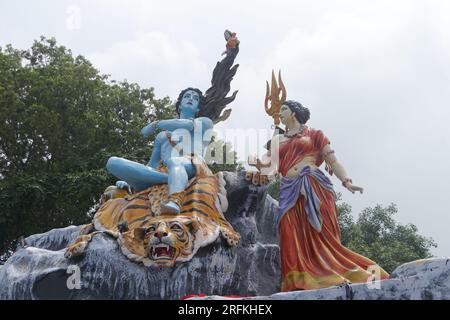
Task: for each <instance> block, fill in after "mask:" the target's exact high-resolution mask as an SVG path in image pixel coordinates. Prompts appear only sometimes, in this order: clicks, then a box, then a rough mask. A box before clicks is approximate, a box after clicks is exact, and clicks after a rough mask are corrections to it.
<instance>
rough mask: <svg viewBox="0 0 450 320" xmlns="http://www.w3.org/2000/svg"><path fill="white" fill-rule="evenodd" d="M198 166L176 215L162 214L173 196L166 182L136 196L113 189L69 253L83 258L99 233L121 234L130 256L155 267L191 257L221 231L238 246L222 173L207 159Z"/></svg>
mask: <svg viewBox="0 0 450 320" xmlns="http://www.w3.org/2000/svg"><path fill="white" fill-rule="evenodd" d="M196 169H197V175H196V176H195V177H194V178H192V179H191V180H190V181H189V185H188V187H187V188H186V189H185V191H184V192H183V195H182V198H181V199H180V200H181V204H182V205H181V211H180V213H179V214H177V215H173V214H161V213H160V204H161V203H164V202H166V201H167V199H168V185H167V184H163V185H156V186H153V187H150V188H149V189H146V190H144V191H141V192H138V193H135V194H128V193H127V192H126V191H124V190H121V189H118V188H116V187H108V188H107V189H106V190H105V192H104V194H103V195H102V201H101V203H102V204H101V207H100V208H99V210H98V211H97V212H96V214H95V216H94V218H93V221H92V223H91V224H88V225H86V226H84V227H83V228H82V229H81V231H80V233H79V236H78V237H77V238H76V239H75V241H74V242H73V243H72V244H70V245H69V246H68V247H67V248H66V249H65V254H64V255H65V257H66V258H68V259H72V258H75V257H77V256H81V255H82V254H83V253H84V252H85V250H86V248H87V246H88V244H89V242H90V241H91V240H92V238H93V237H94V236H95V235H97V234H106V235H109V236H112V237H114V238H116V239H117V241H118V244H119V247H120V249H121V251H122V253H123V254H124V255H125V256H126V257H127V258H128V259H130V260H132V261H135V262H139V263H143V264H144V265H145V266H155V267H173V266H175V264H176V263H178V262H185V261H189V260H191V259H192V257H193V256H194V255H195V254H196V253H197V251H198V250H199V249H200V248H201V247H205V246H207V245H208V244H211V243H212V242H214V241H216V240H217V239H218V237H219V236H220V235H222V237H223V238H225V240H226V241H227V243H228V244H229V245H230V246H236V245H237V244H238V243H239V241H240V235H239V233H237V232H236V231H235V230H234V229H233V227H232V226H231V224H230V223H229V222H228V221H227V220H226V219H225V217H224V215H223V212H225V211H226V210H227V208H228V201H227V197H226V190H225V180H224V179H223V173H222V172H219V173H217V174H212V172H211V171H210V170H209V168H208V167H207V165H206V164H205V163H200V164H196Z"/></svg>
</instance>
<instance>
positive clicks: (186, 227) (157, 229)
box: [133, 215, 219, 267]
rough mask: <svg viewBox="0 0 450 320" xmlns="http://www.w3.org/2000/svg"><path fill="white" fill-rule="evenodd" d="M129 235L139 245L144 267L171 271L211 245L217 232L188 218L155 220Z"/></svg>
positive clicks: (213, 227) (208, 224) (208, 225)
mask: <svg viewBox="0 0 450 320" xmlns="http://www.w3.org/2000/svg"><path fill="white" fill-rule="evenodd" d="M133 234H134V239H135V240H137V241H141V243H142V245H143V249H144V254H145V258H144V259H143V260H142V262H143V263H144V265H146V266H157V267H173V266H174V265H175V264H176V263H177V262H184V261H189V260H190V259H191V258H192V257H193V256H194V255H195V253H196V252H197V251H198V249H199V248H201V247H203V246H206V245H208V244H210V243H211V242H213V241H215V240H216V239H217V238H218V236H219V228H218V227H217V226H213V225H211V223H207V224H205V223H204V222H202V221H200V220H199V219H198V218H195V217H191V216H181V215H177V216H158V217H154V218H152V219H150V220H149V222H148V223H146V226H145V227H140V228H136V229H134V230H133Z"/></svg>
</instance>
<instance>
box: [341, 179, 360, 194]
mask: <svg viewBox="0 0 450 320" xmlns="http://www.w3.org/2000/svg"><path fill="white" fill-rule="evenodd" d="M343 185H344V187H345V188H346V189H347V190H348V191H350V192H351V193H355V192H358V191H359V192H360V193H363V191H364V189H363V188H361V187H358V186H355V185H353V184H352V182H350V181H346V182H344V183H343Z"/></svg>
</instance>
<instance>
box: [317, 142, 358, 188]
mask: <svg viewBox="0 0 450 320" xmlns="http://www.w3.org/2000/svg"><path fill="white" fill-rule="evenodd" d="M322 157H323V158H324V159H325V162H326V163H327V164H328V165H329V166H330V167H331V169H332V170H333V172H334V174H335V175H336V177H338V179H339V180H341V181H342V185H343V186H344V187H345V188H347V189H348V190H349V191H350V192H351V193H355V192H357V191H359V192H361V193H363V190H364V189H363V188H361V187H358V186H355V185H353V182H352V180H351V179H350V178H349V176H348V175H347V172H346V171H345V168H344V166H343V165H342V164H341V163H340V162H339V161H338V159H337V158H336V154H335V153H334V150H332V149H331V147H330V145H329V144H327V145H326V146H325V147H324V148H323V149H322Z"/></svg>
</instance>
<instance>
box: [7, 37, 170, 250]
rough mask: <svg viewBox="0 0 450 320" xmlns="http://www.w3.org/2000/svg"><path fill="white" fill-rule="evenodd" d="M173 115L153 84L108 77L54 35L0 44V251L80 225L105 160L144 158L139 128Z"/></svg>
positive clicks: (101, 184)
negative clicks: (23, 44)
mask: <svg viewBox="0 0 450 320" xmlns="http://www.w3.org/2000/svg"><path fill="white" fill-rule="evenodd" d="M174 116H175V108H174V106H173V104H172V102H171V101H170V100H169V99H168V98H165V99H156V98H155V96H154V92H153V88H149V89H141V88H140V87H139V86H138V85H137V84H130V83H127V82H121V83H116V82H115V81H110V80H109V79H108V76H105V75H101V74H100V73H99V71H98V70H96V69H95V68H94V67H93V66H92V65H91V63H90V62H89V61H88V60H86V59H85V58H84V57H82V56H77V57H74V56H73V55H72V53H71V51H70V50H68V49H66V48H65V47H63V46H58V45H57V44H56V41H55V40H54V39H46V38H41V39H40V41H36V42H35V43H34V44H33V46H32V47H31V49H29V50H25V51H23V50H17V49H14V48H12V47H11V46H7V47H6V48H4V49H3V48H0V123H1V126H0V255H1V253H2V252H5V251H7V250H8V249H11V247H12V246H14V241H13V240H14V239H16V238H17V237H19V236H21V235H29V234H33V233H37V232H44V231H47V230H49V229H51V228H55V227H64V226H67V225H70V224H82V223H85V222H87V221H88V219H89V218H88V216H87V215H86V213H87V212H89V210H92V208H93V207H95V205H96V203H97V200H98V197H99V196H100V195H101V193H102V192H103V190H104V189H105V187H106V186H108V185H109V184H112V183H114V181H115V179H114V177H112V176H111V175H108V174H107V172H106V170H105V164H106V161H107V159H108V158H109V157H110V156H112V155H115V156H123V157H126V158H128V159H131V160H135V161H138V162H142V163H146V162H147V161H148V158H149V155H150V152H151V145H149V143H148V141H146V140H144V139H143V138H142V137H141V135H140V129H141V128H142V127H143V126H145V125H146V124H148V123H149V122H150V121H153V120H155V119H157V118H158V119H164V118H172V117H174ZM150 141H153V139H150Z"/></svg>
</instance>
